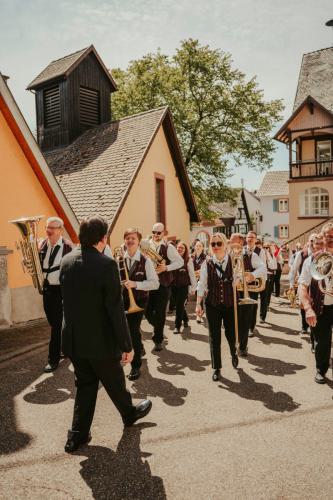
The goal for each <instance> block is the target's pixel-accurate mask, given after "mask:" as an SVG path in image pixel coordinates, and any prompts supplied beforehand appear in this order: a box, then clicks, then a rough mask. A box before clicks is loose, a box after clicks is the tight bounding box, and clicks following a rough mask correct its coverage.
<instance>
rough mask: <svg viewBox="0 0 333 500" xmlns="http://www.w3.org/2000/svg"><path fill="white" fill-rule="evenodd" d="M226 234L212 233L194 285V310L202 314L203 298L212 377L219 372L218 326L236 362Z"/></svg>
mask: <svg viewBox="0 0 333 500" xmlns="http://www.w3.org/2000/svg"><path fill="white" fill-rule="evenodd" d="M227 244H228V241H227V238H226V237H225V235H224V234H222V233H215V234H214V235H213V236H212V239H211V243H210V249H211V256H209V257H207V259H206V261H205V262H204V263H203V265H202V266H201V270H200V279H199V283H198V286H197V305H196V310H195V312H196V314H197V315H198V316H202V314H203V305H202V302H203V299H204V298H205V305H206V315H207V321H208V328H209V343H210V352H211V359H212V368H213V370H214V372H213V377H212V378H213V381H214V382H217V381H218V380H219V379H220V376H221V368H222V359H221V329H222V322H223V326H224V330H225V336H226V338H227V341H228V344H229V349H230V353H231V359H232V365H233V367H234V368H237V366H238V357H237V354H236V339H235V323H234V298H233V267H232V260H231V257H230V256H229V255H228V253H227Z"/></svg>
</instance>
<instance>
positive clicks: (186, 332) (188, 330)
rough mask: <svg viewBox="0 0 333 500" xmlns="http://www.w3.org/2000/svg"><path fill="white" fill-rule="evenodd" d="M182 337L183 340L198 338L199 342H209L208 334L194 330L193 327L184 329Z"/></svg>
mask: <svg viewBox="0 0 333 500" xmlns="http://www.w3.org/2000/svg"><path fill="white" fill-rule="evenodd" d="M181 337H182V339H183V340H198V341H199V342H205V343H206V344H208V343H209V338H208V335H203V334H202V333H195V332H192V328H191V327H188V328H185V329H184V330H182V332H181Z"/></svg>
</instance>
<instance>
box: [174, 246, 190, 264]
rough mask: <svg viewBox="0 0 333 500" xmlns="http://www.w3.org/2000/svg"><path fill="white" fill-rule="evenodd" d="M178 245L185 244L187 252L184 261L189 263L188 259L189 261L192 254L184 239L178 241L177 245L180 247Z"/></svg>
mask: <svg viewBox="0 0 333 500" xmlns="http://www.w3.org/2000/svg"><path fill="white" fill-rule="evenodd" d="M178 245H183V247H185V252H184V256H183V259H184V263H185V264H187V263H188V261H189V258H190V254H189V251H188V246H187V245H186V243H185V242H184V241H182V240H180V241H178V243H177V247H178Z"/></svg>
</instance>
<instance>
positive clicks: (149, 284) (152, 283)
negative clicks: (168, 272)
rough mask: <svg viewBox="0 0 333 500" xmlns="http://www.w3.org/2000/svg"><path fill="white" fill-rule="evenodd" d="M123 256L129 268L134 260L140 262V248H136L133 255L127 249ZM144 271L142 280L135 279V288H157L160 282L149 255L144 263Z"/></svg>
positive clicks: (146, 289)
mask: <svg viewBox="0 0 333 500" xmlns="http://www.w3.org/2000/svg"><path fill="white" fill-rule="evenodd" d="M124 258H125V261H126V264H127V268H128V269H131V267H132V265H133V264H134V263H135V262H140V259H141V252H140V250H137V251H136V252H135V254H134V255H133V257H130V256H129V254H128V252H127V250H126V251H125V254H124ZM145 271H146V277H147V279H146V280H143V281H136V289H137V290H144V291H146V292H148V291H149V290H157V289H158V288H159V286H160V282H159V279H158V276H157V273H156V271H155V267H154V264H153V262H152V261H151V260H150V259H149V257H146V264H145Z"/></svg>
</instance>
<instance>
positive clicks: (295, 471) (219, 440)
mask: <svg viewBox="0 0 333 500" xmlns="http://www.w3.org/2000/svg"><path fill="white" fill-rule="evenodd" d="M271 306H272V307H271V311H270V313H269V315H268V321H269V322H270V325H268V324H265V325H263V326H260V325H259V326H258V334H257V335H256V336H255V337H254V338H252V339H250V340H249V356H248V359H240V363H239V369H238V371H235V370H234V369H233V368H232V366H231V361H230V357H229V354H228V352H227V350H226V349H225V347H226V342H225V339H224V341H223V348H224V352H223V362H224V368H223V371H222V375H223V378H222V380H221V382H220V383H213V382H212V380H211V369H210V361H209V358H210V356H209V346H208V336H207V329H206V327H205V326H202V325H197V324H196V322H195V321H194V318H193V315H192V316H191V321H190V327H191V328H190V331H189V332H188V333H187V334H186V335H174V334H173V333H172V330H171V327H172V326H173V323H172V321H171V318H170V316H169V320H168V327H167V329H166V332H167V337H168V343H167V347H166V349H165V350H164V351H162V352H161V353H158V354H153V353H151V348H152V342H151V340H150V331H151V329H150V326H149V325H148V324H147V323H146V322H144V324H143V330H144V338H145V347H146V351H147V356H146V359H145V361H144V365H143V370H142V371H143V374H142V376H141V378H140V379H139V380H138V381H136V382H135V383H129V384H128V386H129V387H130V389H131V392H132V394H133V397H134V398H135V401H136V402H138V401H139V400H140V399H142V398H150V399H151V400H152V401H153V409H152V411H151V413H150V414H149V416H148V417H147V418H146V419H144V420H143V421H141V423H140V424H137V425H135V426H134V427H132V428H130V429H127V430H123V427H122V423H121V420H120V418H119V416H118V414H117V412H116V410H115V408H114V406H113V405H112V403H111V402H110V401H109V399H108V397H107V395H106V393H105V391H104V389H101V390H100V391H99V396H98V403H97V408H96V414H95V419H94V422H93V427H92V436H93V438H92V441H91V443H90V444H89V446H84V447H82V448H81V449H80V450H79V451H78V452H77V453H76V454H75V455H72V456H71V455H68V454H66V453H65V452H64V451H63V446H64V443H65V440H66V432H67V429H68V428H69V427H70V424H71V415H72V410H73V396H74V391H75V388H74V384H73V374H72V371H71V367H70V365H69V362H68V360H64V361H63V362H62V364H61V367H60V368H59V369H58V370H57V371H56V372H55V373H54V374H51V375H46V374H42V375H41V371H42V368H43V366H44V364H45V359H46V347H39V348H38V349H36V350H35V351H32V352H31V353H26V354H25V355H23V356H21V357H16V358H14V359H12V360H9V361H5V362H3V363H2V364H1V366H0V397H1V419H2V421H1V442H0V447H1V450H0V451H1V457H0V497H1V498H2V499H3V500H5V499H20V498H31V499H35V498H50V499H65V498H66V499H67V498H75V499H84V498H97V499H104V498H105V499H106V498H116V499H156V500H157V499H163V498H168V499H182V500H185V499H222V498H223V499H224V498H226V499H228V498H232V499H235V498H236V499H238V498H239V499H241V498H242V499H245V498H249V499H259V498H265V499H268V498H269V499H271V498H274V499H277V498H279V499H281V498H292V499H296V498H302V499H306V498H317V499H321V498H332V491H333V475H332V465H331V443H332V434H333V431H332V419H333V401H332V388H333V385H332V382H331V376H332V373H331V371H330V372H329V374H328V375H329V378H330V381H329V383H328V384H327V385H324V386H320V385H317V384H315V382H314V380H313V377H314V361H313V359H312V358H313V355H312V354H311V350H310V346H309V342H308V340H309V339H308V337H305V336H304V337H301V336H300V335H299V333H298V327H299V315H298V311H295V310H292V309H290V308H289V307H288V305H287V302H286V301H285V300H284V299H276V298H273V302H272V304H271ZM44 328H45V327H44ZM128 370H129V369H128V367H127V368H126V372H127V371H128Z"/></svg>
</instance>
